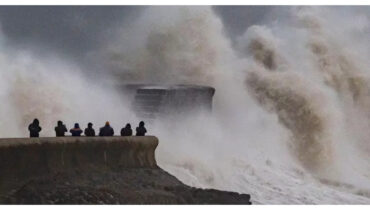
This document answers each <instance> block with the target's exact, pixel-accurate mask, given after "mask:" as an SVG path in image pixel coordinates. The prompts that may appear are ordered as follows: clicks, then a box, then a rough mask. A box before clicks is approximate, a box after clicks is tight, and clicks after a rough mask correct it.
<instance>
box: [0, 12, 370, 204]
mask: <svg viewBox="0 0 370 210" xmlns="http://www.w3.org/2000/svg"><path fill="white" fill-rule="evenodd" d="M365 10H366V9H365ZM274 14H275V15H276V17H274V18H276V19H277V21H266V23H265V24H264V25H258V26H257V25H255V26H251V27H249V28H248V29H247V30H246V32H245V33H244V34H243V35H242V36H241V37H239V38H238V39H237V41H235V42H232V41H231V40H230V39H229V38H228V37H227V36H226V35H225V33H224V28H223V23H222V21H221V19H220V18H219V17H218V16H217V15H216V14H215V13H214V11H213V10H212V8H210V7H170V8H168V7H149V8H147V9H145V10H144V12H143V14H141V16H140V18H138V19H137V20H135V21H133V22H132V23H131V24H130V25H129V26H128V27H129V30H127V29H126V30H123V31H122V32H121V33H118V34H117V36H116V37H112V39H111V40H110V41H109V43H107V44H106V45H105V47H102V48H101V49H100V50H99V51H97V52H95V53H94V54H93V55H94V56H96V59H98V60H99V62H101V63H102V65H103V66H105V67H106V68H107V74H109V75H112V83H113V81H114V83H117V82H118V83H132V82H138V83H145V82H148V83H157V84H179V83H181V84H198V85H211V86H213V87H215V88H216V94H215V97H214V106H213V107H214V108H213V112H212V114H211V115H209V114H208V113H203V112H202V111H199V112H196V113H193V114H190V115H187V116H183V117H181V118H179V119H177V121H175V122H174V121H172V122H171V123H167V122H166V121H163V122H155V123H154V124H149V125H148V126H149V131H150V133H151V134H155V135H157V136H158V137H159V139H160V145H159V148H158V151H157V153H156V156H157V159H158V163H159V165H160V166H161V167H163V168H164V169H166V170H168V171H170V172H171V173H172V174H174V175H175V176H176V177H178V178H179V179H180V180H182V181H183V182H185V183H186V184H189V185H193V186H197V187H212V188H217V189H222V190H231V191H237V192H243V193H250V194H251V197H252V201H253V202H255V203H332V204H334V203H370V180H369V179H370V173H369V171H370V170H369V169H370V168H369V162H368V160H369V154H370V153H369V151H370V144H369V141H368V136H369V134H370V133H369V130H370V129H369V126H370V124H369V122H370V121H369V120H370V118H369V114H368V113H369V107H370V106H368V105H369V102H370V100H369V85H370V83H369V76H368V75H369V73H368V70H367V67H368V66H369V61H368V60H367V57H368V56H369V54H370V52H369V48H368V46H370V45H369V44H370V43H369V40H368V36H367V34H368V32H369V30H370V28H369V26H370V25H369V22H368V21H369V17H368V16H367V15H366V12H363V11H362V10H361V9H360V11H358V9H357V8H338V7H298V8H296V7H294V8H293V7H292V8H289V9H285V8H284V9H282V10H277V11H276V12H275V13H274ZM240 21H244V20H240ZM339 23H341V24H339ZM352 23H355V24H352ZM1 37H2V38H3V39H6V37H4V36H3V35H1ZM3 42H6V40H5V41H2V43H1V45H0V47H1V52H0V65H1V69H0V74H1V78H0V87H1V91H0V98H1V101H3V106H2V109H1V110H0V117H1V119H6V120H2V121H1V124H0V135H1V136H2V137H4V136H22V135H26V134H27V132H25V131H24V130H25V129H24V128H25V127H26V125H27V123H29V122H30V121H31V120H32V118H34V117H38V118H40V119H41V122H42V123H43V124H44V125H45V133H43V135H52V132H50V131H52V127H53V124H54V123H55V122H56V120H59V119H62V120H64V121H66V122H67V123H69V124H72V123H73V122H74V121H78V122H80V123H87V122H88V121H94V122H102V123H103V122H104V121H106V120H108V119H109V120H110V121H112V123H111V124H113V125H115V126H116V127H115V128H116V130H118V128H119V127H121V126H123V124H124V123H125V122H127V121H133V122H137V121H138V119H136V118H135V117H134V116H133V115H132V112H131V111H130V110H129V106H128V103H127V100H126V99H125V97H124V96H122V94H123V93H119V92H117V91H116V90H114V89H112V88H109V87H107V85H106V84H102V83H101V82H99V80H94V79H86V78H84V74H83V72H84V69H80V67H77V66H75V65H73V64H70V63H69V62H67V61H64V60H62V59H61V58H58V56H57V55H51V56H50V58H39V57H37V56H34V55H32V53H31V52H20V51H19V50H15V49H12V48H11V47H9V46H6V45H5V44H3ZM104 85H105V86H104Z"/></svg>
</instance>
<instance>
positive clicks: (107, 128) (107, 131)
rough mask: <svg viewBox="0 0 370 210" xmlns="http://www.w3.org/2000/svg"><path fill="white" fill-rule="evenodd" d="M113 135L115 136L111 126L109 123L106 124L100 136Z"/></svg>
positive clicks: (101, 129)
mask: <svg viewBox="0 0 370 210" xmlns="http://www.w3.org/2000/svg"><path fill="white" fill-rule="evenodd" d="M113 135H114V130H113V128H112V127H110V124H109V122H108V121H107V122H106V123H105V126H104V127H101V128H100V130H99V136H113Z"/></svg>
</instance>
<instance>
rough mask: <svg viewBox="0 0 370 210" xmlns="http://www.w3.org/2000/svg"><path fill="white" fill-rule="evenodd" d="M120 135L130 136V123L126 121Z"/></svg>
mask: <svg viewBox="0 0 370 210" xmlns="http://www.w3.org/2000/svg"><path fill="white" fill-rule="evenodd" d="M121 136H132V129H131V125H130V123H127V124H126V126H125V127H124V128H122V129H121Z"/></svg>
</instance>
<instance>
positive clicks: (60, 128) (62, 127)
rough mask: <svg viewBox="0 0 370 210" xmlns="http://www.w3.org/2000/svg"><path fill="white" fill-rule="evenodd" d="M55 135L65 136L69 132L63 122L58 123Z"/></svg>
mask: <svg viewBox="0 0 370 210" xmlns="http://www.w3.org/2000/svg"><path fill="white" fill-rule="evenodd" d="M54 130H55V135H56V136H64V133H65V132H67V128H66V126H65V125H63V122H62V121H60V120H59V121H58V124H57V126H56V127H55V129H54Z"/></svg>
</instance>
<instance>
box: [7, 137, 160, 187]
mask: <svg viewBox="0 0 370 210" xmlns="http://www.w3.org/2000/svg"><path fill="white" fill-rule="evenodd" d="M157 145H158V139H157V138H156V137H154V136H143V137H136V136H133V137H43V138H13V139H0V194H1V193H2V192H4V191H7V190H9V189H10V188H13V187H14V186H18V185H21V184H22V183H25V182H27V181H28V180H29V179H30V178H32V177H36V176H44V175H47V174H55V173H60V172H68V171H73V170H75V169H78V170H79V171H95V170H97V171H111V170H117V169H120V168H157V167H158V166H157V163H156V160H155V155H154V153H155V149H156V147H157Z"/></svg>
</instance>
